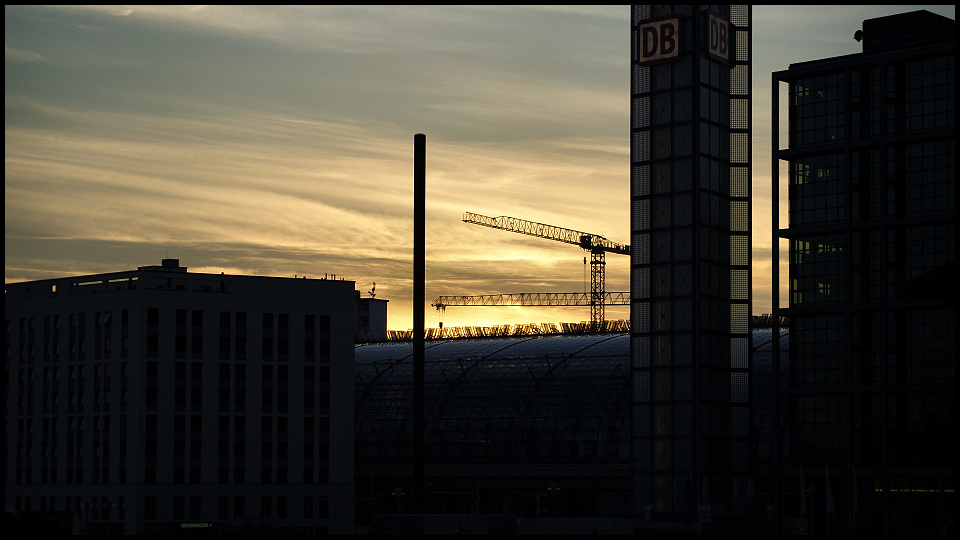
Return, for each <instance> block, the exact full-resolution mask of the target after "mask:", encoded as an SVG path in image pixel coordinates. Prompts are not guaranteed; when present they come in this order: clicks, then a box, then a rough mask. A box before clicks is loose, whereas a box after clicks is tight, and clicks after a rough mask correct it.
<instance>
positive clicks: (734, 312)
mask: <svg viewBox="0 0 960 540" xmlns="http://www.w3.org/2000/svg"><path fill="white" fill-rule="evenodd" d="M747 307H748V306H747V304H731V305H730V332H731V333H733V334H746V333H747V332H749V331H750V314H749V313H748V312H747Z"/></svg>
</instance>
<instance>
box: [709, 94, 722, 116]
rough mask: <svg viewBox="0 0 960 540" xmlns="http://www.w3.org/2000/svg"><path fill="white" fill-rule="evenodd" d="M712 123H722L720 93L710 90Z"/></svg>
mask: <svg viewBox="0 0 960 540" xmlns="http://www.w3.org/2000/svg"><path fill="white" fill-rule="evenodd" d="M710 121H711V122H715V123H717V124H719V123H720V92H718V91H716V90H710Z"/></svg>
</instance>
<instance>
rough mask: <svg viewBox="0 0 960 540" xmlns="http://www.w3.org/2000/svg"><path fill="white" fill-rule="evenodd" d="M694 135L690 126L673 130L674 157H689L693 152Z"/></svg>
mask: <svg viewBox="0 0 960 540" xmlns="http://www.w3.org/2000/svg"><path fill="white" fill-rule="evenodd" d="M692 137H693V135H692V133H691V129H690V126H689V125H686V126H674V128H673V155H675V156H677V157H682V156H689V155H690V152H691V151H692V150H693V142H692V140H691V139H692Z"/></svg>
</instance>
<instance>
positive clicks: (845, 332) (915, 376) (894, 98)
mask: <svg viewBox="0 0 960 540" xmlns="http://www.w3.org/2000/svg"><path fill="white" fill-rule="evenodd" d="M855 30H856V29H853V28H852V29H850V33H851V36H852V37H853V35H854V31H855ZM954 32H955V22H954V21H953V20H951V19H947V18H945V17H941V16H938V15H934V14H932V13H929V12H926V11H915V12H912V13H905V14H901V15H892V16H889V17H881V18H878V19H870V20H865V21H863V28H862V30H856V36H855V38H856V39H858V40H861V42H862V44H863V52H862V53H859V54H851V55H847V56H840V57H836V58H827V59H823V60H815V61H810V62H803V63H798V64H791V65H790V68H789V69H788V70H786V71H780V72H775V73H773V77H772V82H773V96H774V102H773V115H774V126H773V132H774V134H776V133H777V132H778V125H779V122H780V120H781V119H779V118H778V110H779V109H778V107H779V103H778V101H779V97H778V96H779V89H780V83H786V84H787V88H788V96H789V97H788V99H789V103H788V107H789V119H788V121H789V144H788V147H787V148H785V149H781V148H780V146H779V142H778V141H777V139H776V137H775V138H774V147H773V156H774V157H773V164H772V166H773V177H774V186H773V189H774V197H773V199H774V201H776V200H777V196H776V193H777V191H778V189H779V184H780V179H779V177H778V176H779V173H778V169H779V164H780V162H786V164H787V165H788V190H789V201H790V209H789V227H788V228H786V229H781V230H780V231H779V234H778V236H779V237H780V238H785V239H788V240H789V246H790V261H789V268H790V275H789V298H790V300H789V306H788V307H786V308H780V307H778V306H776V305H775V313H774V315H787V316H789V321H790V322H789V328H790V345H789V347H790V351H789V358H790V367H789V388H787V389H785V390H782V391H780V393H779V395H780V396H782V397H784V398H785V401H786V402H787V403H788V407H787V410H781V411H779V413H778V416H779V417H780V421H781V423H782V424H786V425H789V437H788V440H787V441H785V444H782V445H780V444H778V445H775V446H774V451H775V453H776V455H775V459H774V461H775V462H776V463H777V464H778V466H777V469H778V470H777V474H778V477H777V478H778V487H777V490H776V491H777V494H776V502H775V504H776V505H777V514H778V518H779V523H781V524H782V523H784V522H785V521H784V520H788V519H795V518H797V517H799V514H800V504H801V501H800V496H801V493H800V486H801V479H800V478H801V476H800V475H801V473H803V474H804V475H805V476H804V485H805V486H812V487H813V490H812V492H811V491H810V490H809V489H805V491H807V494H806V497H807V503H806V504H807V510H808V511H807V514H806V516H805V517H806V518H809V519H810V523H809V526H810V527H811V528H812V531H813V532H815V533H822V532H832V533H838V532H839V533H853V532H857V533H911V532H912V533H917V532H938V533H939V532H942V531H950V532H953V531H955V528H954V527H955V515H956V499H955V497H954V494H953V489H954V482H955V474H956V438H955V434H956V423H955V422H956V420H955V419H956V363H957V357H956V302H957V295H956V266H955V260H956V223H957V217H956V165H955V159H956V157H955V156H956V79H955V77H956V67H955V60H956V51H955V41H954V35H955V34H954ZM777 223H779V216H778V215H777V210H776V206H774V224H775V226H776V224H777ZM777 244H778V243H777V241H776V239H775V240H774V246H777ZM778 260H779V255H778V254H776V252H775V257H774V265H773V266H774V269H776V268H777V266H778V264H777V261H778ZM776 283H777V279H776V278H775V279H774V284H776ZM775 302H776V301H775ZM775 319H776V318H775ZM778 402H781V401H780V400H778V401H775V403H778ZM801 467H802V468H801ZM825 468H826V471H825V470H824V469H825ZM828 479H829V482H830V489H829V491H828V490H827V481H828ZM830 502H832V505H833V507H832V509H831V508H827V506H829V504H830Z"/></svg>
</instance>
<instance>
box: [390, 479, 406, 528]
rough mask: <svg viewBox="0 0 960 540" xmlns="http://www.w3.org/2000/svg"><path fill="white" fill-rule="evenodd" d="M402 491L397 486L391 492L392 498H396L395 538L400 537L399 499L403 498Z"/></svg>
mask: <svg viewBox="0 0 960 540" xmlns="http://www.w3.org/2000/svg"><path fill="white" fill-rule="evenodd" d="M403 495H404V493H403V489H401V488H400V486H397V487H396V488H394V490H393V496H394V497H396V498H397V536H400V499H402V498H403Z"/></svg>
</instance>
